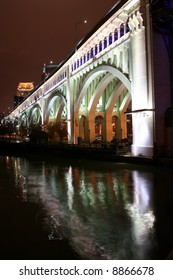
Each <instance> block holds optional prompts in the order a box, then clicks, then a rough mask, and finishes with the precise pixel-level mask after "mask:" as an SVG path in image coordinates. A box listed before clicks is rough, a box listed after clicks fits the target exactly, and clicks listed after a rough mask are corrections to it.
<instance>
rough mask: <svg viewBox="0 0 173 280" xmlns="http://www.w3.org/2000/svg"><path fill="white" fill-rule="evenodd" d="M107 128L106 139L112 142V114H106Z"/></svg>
mask: <svg viewBox="0 0 173 280" xmlns="http://www.w3.org/2000/svg"><path fill="white" fill-rule="evenodd" d="M105 130H106V133H105V134H106V139H105V140H106V141H107V142H111V140H112V114H105Z"/></svg>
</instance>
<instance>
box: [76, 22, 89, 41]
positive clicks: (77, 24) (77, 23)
mask: <svg viewBox="0 0 173 280" xmlns="http://www.w3.org/2000/svg"><path fill="white" fill-rule="evenodd" d="M82 23H83V24H86V23H87V20H80V21H77V22H75V45H76V44H77V32H78V26H79V25H80V24H82Z"/></svg>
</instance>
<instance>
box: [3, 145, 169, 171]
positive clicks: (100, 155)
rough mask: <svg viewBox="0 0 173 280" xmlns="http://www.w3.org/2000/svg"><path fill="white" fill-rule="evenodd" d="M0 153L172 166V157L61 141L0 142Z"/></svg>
mask: <svg viewBox="0 0 173 280" xmlns="http://www.w3.org/2000/svg"><path fill="white" fill-rule="evenodd" d="M0 155H7V156H19V157H30V156H33V155H42V156H52V157H57V156H58V157H61V156H63V157H72V158H86V159H92V160H101V161H112V162H123V163H132V164H145V165H159V166H170V167H173V158H169V157H157V158H155V159H153V158H150V157H144V156H142V155H141V156H133V155H131V154H130V153H129V152H128V151H127V149H125V150H123V149H121V150H118V149H117V148H116V147H111V148H110V147H107V146H106V145H102V146H101V145H100V146H98V145H88V146H84V145H74V144H71V145H70V144H61V143H57V144H56V143H48V144H33V143H30V142H20V143H16V142H0Z"/></svg>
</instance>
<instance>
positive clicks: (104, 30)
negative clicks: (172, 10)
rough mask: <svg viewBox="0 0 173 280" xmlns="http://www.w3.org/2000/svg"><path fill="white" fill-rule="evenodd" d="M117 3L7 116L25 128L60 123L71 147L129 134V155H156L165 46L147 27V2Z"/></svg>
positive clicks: (166, 102)
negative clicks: (154, 153)
mask: <svg viewBox="0 0 173 280" xmlns="http://www.w3.org/2000/svg"><path fill="white" fill-rule="evenodd" d="M115 2H116V4H115V6H114V7H113V8H112V9H111V10H110V11H109V12H108V13H107V14H106V15H105V16H104V17H103V18H102V19H101V20H100V22H99V23H98V24H97V25H96V26H95V27H94V28H93V29H92V30H91V32H90V33H88V34H87V35H86V36H85V37H84V39H82V40H81V41H80V42H79V43H78V44H77V46H76V48H75V49H74V50H73V51H72V53H71V54H70V56H69V57H67V58H66V59H65V60H64V61H63V62H62V63H61V64H60V65H59V66H58V67H57V69H56V71H55V72H54V73H53V74H51V75H50V76H49V77H48V78H46V79H45V80H44V81H43V82H42V83H41V84H40V85H38V86H37V87H36V88H35V89H34V91H32V92H31V94H30V95H29V96H28V97H27V98H26V99H25V100H24V101H23V102H22V103H21V104H20V105H19V106H18V107H17V108H16V109H15V110H14V111H13V112H11V114H10V115H9V116H8V119H9V118H10V119H11V120H12V121H13V122H14V123H16V124H18V126H19V128H22V127H23V128H27V130H28V131H30V130H31V129H32V128H33V127H38V126H40V127H42V129H44V130H45V131H48V129H50V127H53V126H54V125H56V124H59V125H60V126H61V128H62V129H63V128H64V127H65V128H66V129H67V132H68V133H67V135H68V139H67V141H68V143H74V144H75V143H77V142H78V140H79V138H81V139H83V141H84V143H89V142H92V141H94V140H95V139H97V138H100V139H101V140H102V141H104V142H110V141H111V140H112V139H113V138H117V139H123V138H132V154H133V155H144V156H153V147H154V145H155V144H157V145H158V147H162V146H164V145H165V142H164V141H165V134H164V131H165V126H164V114H165V111H166V109H167V108H168V107H170V106H171V100H170V95H169V91H170V88H169V87H170V80H169V79H168V76H169V59H168V55H167V50H166V47H165V46H164V42H163V40H161V39H160V38H161V37H162V34H160V33H159V32H157V31H154V27H153V25H152V18H151V5H150V4H151V3H150V2H151V1H147V0H129V1H120V0H119V1H115ZM156 2H157V1H156ZM157 51H158V52H159V54H158V55H157V59H156V55H155V53H156V52H157ZM163 54H164V58H163ZM162 59H163V61H164V67H165V69H163V67H162V66H161V64H162ZM159 67H160V70H158V69H159ZM159 71H160V72H159ZM161 71H163V72H161ZM167 72H168V73H167ZM163 95H164V98H163ZM168 134H169V133H168ZM166 141H168V142H169V139H168V140H166Z"/></svg>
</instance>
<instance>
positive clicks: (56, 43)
mask: <svg viewBox="0 0 173 280" xmlns="http://www.w3.org/2000/svg"><path fill="white" fill-rule="evenodd" d="M115 3H116V0H87V1H84V0H68V1H65V0H4V1H1V2H0V13H1V14H0V69H1V74H0V112H7V110H8V107H10V108H13V96H14V95H15V94H16V88H17V85H18V83H19V82H25V81H26V82H29V81H31V82H34V84H35V85H37V84H38V83H39V82H40V81H41V73H42V67H43V64H44V63H49V61H50V60H53V62H54V63H60V62H61V61H62V60H64V59H65V58H66V57H67V56H68V55H69V54H70V53H71V51H72V49H73V48H74V45H75V23H76V22H78V21H81V20H83V19H87V21H88V23H87V24H78V28H77V39H78V41H79V39H81V38H82V37H83V36H84V35H85V34H86V33H87V32H88V31H90V30H91V28H92V27H93V26H94V25H95V24H96V23H97V22H98V21H99V20H100V19H101V18H102V17H103V16H104V15H105V14H106V13H107V12H108V11H109V10H110V9H111V8H112V7H113V6H114V4H115Z"/></svg>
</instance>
